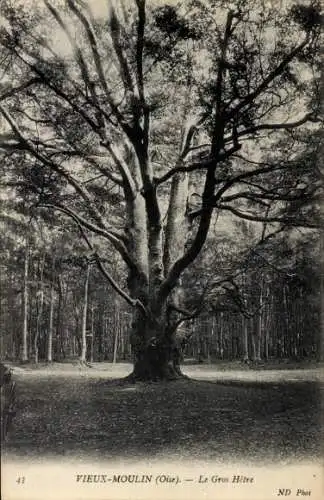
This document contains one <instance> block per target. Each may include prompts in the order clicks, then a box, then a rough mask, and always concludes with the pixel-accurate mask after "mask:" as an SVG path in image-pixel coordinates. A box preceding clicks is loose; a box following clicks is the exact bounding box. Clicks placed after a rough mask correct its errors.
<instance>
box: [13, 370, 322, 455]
mask: <svg viewBox="0 0 324 500" xmlns="http://www.w3.org/2000/svg"><path fill="white" fill-rule="evenodd" d="M90 371H91V372H92V370H91V369H89V372H90ZM84 373H86V371H85V372H82V373H78V372H77V371H76V372H75V374H72V375H71V374H69V376H64V374H62V373H61V374H60V375H57V374H56V373H55V372H52V373H51V374H50V375H49V374H46V373H45V374H44V372H38V373H37V376H36V375H35V374H34V376H31V375H28V374H26V373H22V372H21V373H16V374H15V379H16V381H17V401H18V404H17V415H16V417H15V420H14V423H13V426H12V429H11V432H10V433H9V436H8V440H7V443H6V446H5V450H4V455H5V456H10V457H13V458H14V457H26V456H29V457H31V458H32V457H33V458H36V459H37V458H41V457H60V456H61V457H63V456H64V457H71V458H77V459H79V460H83V459H84V460H89V459H93V460H101V459H121V460H126V459H136V460H137V459H145V458H147V459H153V458H157V459H167V458H172V459H205V460H215V461H217V462H222V461H224V462H228V461H232V462H233V461H234V462H237V461H239V460H244V461H245V462H247V463H248V462H251V463H253V462H258V461H259V460H263V461H269V462H278V461H281V462H284V463H290V462H295V461H296V460H302V459H304V458H318V457H320V456H321V449H320V448H321V446H320V443H321V438H320V435H319V434H320V431H321V427H320V414H321V405H320V384H319V383H318V382H316V381H308V382H305V381H294V382H292V381H290V382H289V383H288V382H285V381H283V380H282V379H280V380H279V381H277V382H267V383H265V382H264V383H263V382H262V381H255V380H254V381H253V383H251V381H247V382H244V381H243V382H240V383H238V382H236V383H235V384H233V383H230V382H229V381H227V382H226V383H225V384H224V383H216V382H214V381H211V380H210V379H209V381H208V382H206V381H202V380H199V381H198V380H191V381H185V380H182V381H176V382H170V383H153V384H143V383H139V384H136V385H135V386H134V385H123V384H120V383H119V382H118V381H116V380H114V379H112V378H111V379H108V378H104V377H102V376H100V377H96V376H95V373H91V376H89V377H88V376H86V375H84Z"/></svg>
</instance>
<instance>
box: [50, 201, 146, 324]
mask: <svg viewBox="0 0 324 500" xmlns="http://www.w3.org/2000/svg"><path fill="white" fill-rule="evenodd" d="M43 206H44V207H51V208H54V209H57V210H60V211H61V212H63V213H65V214H66V215H68V216H69V217H71V218H72V219H73V220H74V222H76V224H77V226H78V228H79V230H80V233H81V235H82V237H83V239H84V240H85V241H86V243H87V245H88V247H89V249H90V250H91V251H92V252H93V258H94V261H95V263H96V264H97V267H98V269H99V270H100V271H101V273H102V274H103V275H104V276H105V278H106V279H107V281H108V282H109V283H110V285H111V286H112V288H113V289H114V290H115V291H116V292H117V293H118V294H119V295H120V296H121V297H122V298H123V299H124V300H125V301H126V302H127V303H128V304H129V305H131V306H132V307H138V308H139V309H140V310H141V311H142V313H143V314H144V315H145V316H147V310H146V308H145V306H144V305H143V303H142V302H141V301H140V300H139V299H132V298H131V297H130V296H129V295H128V294H127V293H126V292H125V291H124V290H122V289H121V288H120V286H119V285H118V284H117V282H116V281H115V280H114V278H113V277H112V276H111V275H110V274H109V272H108V271H107V269H105V268H104V266H103V263H102V261H101V258H100V256H99V255H98V253H97V252H96V251H95V250H94V247H93V245H92V243H91V241H90V240H89V238H88V236H87V235H86V233H85V231H84V227H83V226H84V221H81V219H80V217H79V216H77V215H76V214H75V212H73V211H72V210H70V209H67V208H65V207H60V206H55V205H52V206H51V205H43ZM86 227H87V226H86Z"/></svg>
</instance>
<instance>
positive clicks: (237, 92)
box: [0, 0, 321, 380]
mask: <svg viewBox="0 0 324 500" xmlns="http://www.w3.org/2000/svg"><path fill="white" fill-rule="evenodd" d="M281 4H282V2H280V5H281ZM107 5H108V7H107ZM175 5H176V4H175V2H157V1H154V0H152V1H150V2H145V0H133V1H131V0H128V1H126V0H125V1H119V2H114V1H111V2H105V1H102V2H100V1H99V0H97V1H96V2H94V1H92V2H91V1H89V2H87V1H84V0H64V1H63V0H62V1H54V0H44V1H40V0H39V1H37V2H30V4H29V5H28V9H26V7H24V6H22V5H20V4H19V2H11V1H10V0H2V1H1V7H2V8H1V13H2V20H1V24H0V26H1V32H0V33H1V36H0V41H1V47H2V49H1V55H2V65H3V68H4V70H5V71H6V74H5V76H4V77H3V79H2V82H1V87H0V90H1V97H0V100H1V103H0V104H1V106H0V112H1V115H2V138H1V139H2V140H1V149H2V152H3V157H4V160H3V161H4V165H6V168H7V169H9V168H10V167H11V168H13V169H14V172H15V175H16V178H18V180H19V179H20V181H21V182H18V183H17V184H18V188H19V189H20V190H21V191H20V192H23V194H24V196H25V197H26V196H27V197H28V196H30V200H32V201H33V203H35V196H36V197H37V203H38V207H39V209H43V210H54V211H55V213H57V211H59V212H61V213H63V214H64V215H65V216H67V217H70V218H71V219H72V220H73V221H74V222H75V224H76V225H77V227H78V228H79V230H80V234H81V235H82V237H83V239H84V241H85V243H86V245H87V246H88V248H89V251H90V252H91V253H92V255H93V261H94V263H96V264H97V266H98V267H99V269H100V270H101V271H102V273H103V274H104V275H105V277H106V278H107V280H108V281H109V282H110V284H111V285H112V287H113V288H114V289H115V290H116V291H117V292H118V293H119V294H120V295H121V296H122V297H123V298H124V299H125V300H126V301H127V302H128V303H129V304H130V305H132V306H133V312H134V314H133V322H132V332H131V344H132V351H133V354H134V371H133V374H132V377H133V379H141V380H143V379H144V380H145V379H159V378H174V377H177V376H181V372H180V370H179V366H178V359H179V356H178V347H177V342H176V330H177V329H176V326H177V325H179V324H180V323H181V321H182V320H185V319H186V318H187V317H188V318H189V317H190V316H191V312H190V311H187V310H184V309H183V307H182V303H183V302H182V301H183V299H184V298H183V288H182V287H181V278H182V275H183V273H184V271H185V270H186V269H187V268H189V266H190V265H191V264H192V263H193V262H194V261H195V260H196V259H197V257H198V256H199V254H200V253H201V251H202V249H203V247H204V245H205V242H206V240H207V237H208V233H209V230H210V227H211V224H212V223H213V221H215V217H214V215H213V214H214V212H215V211H216V212H217V216H218V218H219V214H220V213H222V212H226V213H231V214H232V216H234V217H240V218H245V219H247V220H251V221H255V222H256V223H260V224H261V225H262V228H265V229H264V231H266V232H267V234H270V233H271V232H273V233H275V232H276V231H278V230H279V229H278V228H280V227H282V225H286V226H289V225H290V226H291V225H302V226H306V227H308V228H315V227H317V225H318V221H316V220H315V216H311V217H310V209H309V207H310V204H309V200H310V199H311V198H312V197H313V196H314V194H316V193H317V191H318V187H319V186H318V179H317V178H316V177H315V178H314V177H313V178H312V181H311V182H310V181H309V179H310V177H311V176H310V175H306V176H305V169H304V168H303V165H301V164H300V162H299V161H298V158H299V157H300V156H298V155H300V154H301V151H302V149H303V141H302V137H303V136H304V134H308V135H309V133H310V131H312V130H314V128H316V121H317V119H318V116H317V87H318V80H319V77H318V50H317V44H318V38H319V26H320V22H321V18H320V13H319V7H318V5H317V4H316V3H315V2H312V3H309V4H308V5H301V4H298V5H293V3H292V2H288V1H287V2H286V4H285V5H284V6H282V5H281V6H278V8H277V9H274V8H272V6H267V5H264V2H262V1H259V0H250V1H247V2H242V1H240V0H236V1H234V2H231V3H230V8H228V7H227V6H228V5H229V2H224V1H221V0H219V1H217V0H213V1H212V0H206V1H199V0H192V1H188V2H183V5H180V4H177V5H176V6H175ZM296 131H297V132H296ZM285 134H287V138H289V141H287V140H286V139H285ZM298 134H299V135H298ZM265 158H266V159H265ZM308 174H309V173H308ZM31 195H32V196H31ZM298 200H299V202H300V207H301V208H300V209H299V210H297V211H296V210H293V209H292V205H293V204H294V203H295V204H296V202H297V201H298ZM305 207H306V208H305ZM296 214H298V216H297V215H296ZM311 215H313V213H312V214H311ZM213 226H214V225H213ZM94 235H96V238H97V237H99V238H101V239H104V240H105V241H106V242H107V244H108V245H109V246H110V247H112V248H113V249H114V250H115V251H116V252H117V253H118V254H119V255H120V257H121V259H122V260H123V262H124V265H125V267H126V268H127V270H128V289H125V287H124V286H122V284H121V283H122V282H120V283H118V282H117V281H116V280H115V279H113V277H112V273H111V270H109V266H107V265H103V263H102V260H101V258H100V255H99V254H98V251H97V248H98V247H97V245H96V238H94ZM263 237H266V235H265V234H263Z"/></svg>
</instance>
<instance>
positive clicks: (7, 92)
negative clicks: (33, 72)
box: [0, 77, 41, 102]
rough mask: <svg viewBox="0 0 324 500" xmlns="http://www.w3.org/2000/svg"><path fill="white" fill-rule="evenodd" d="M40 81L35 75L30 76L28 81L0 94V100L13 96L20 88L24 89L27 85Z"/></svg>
mask: <svg viewBox="0 0 324 500" xmlns="http://www.w3.org/2000/svg"><path fill="white" fill-rule="evenodd" d="M40 81H41V80H40V79H39V78H36V77H35V78H31V79H30V80H28V82H25V83H22V84H21V85H19V86H18V87H14V88H12V89H10V90H7V91H6V92H5V93H4V94H1V95H0V102H1V101H4V100H5V99H8V98H10V97H12V96H14V95H15V94H17V93H18V92H20V91H21V90H26V89H27V88H28V87H30V86H31V85H34V84H35V83H40Z"/></svg>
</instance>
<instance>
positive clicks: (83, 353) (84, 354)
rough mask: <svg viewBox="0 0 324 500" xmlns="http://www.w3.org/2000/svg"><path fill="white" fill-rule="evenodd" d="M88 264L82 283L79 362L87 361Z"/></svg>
mask: <svg viewBox="0 0 324 500" xmlns="http://www.w3.org/2000/svg"><path fill="white" fill-rule="evenodd" d="M89 276H90V264H87V270H86V279H85V283H84V296H83V309H82V331H81V333H82V334H81V338H82V342H81V354H80V361H81V363H85V362H86V360H87V313H88V291H89Z"/></svg>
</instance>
